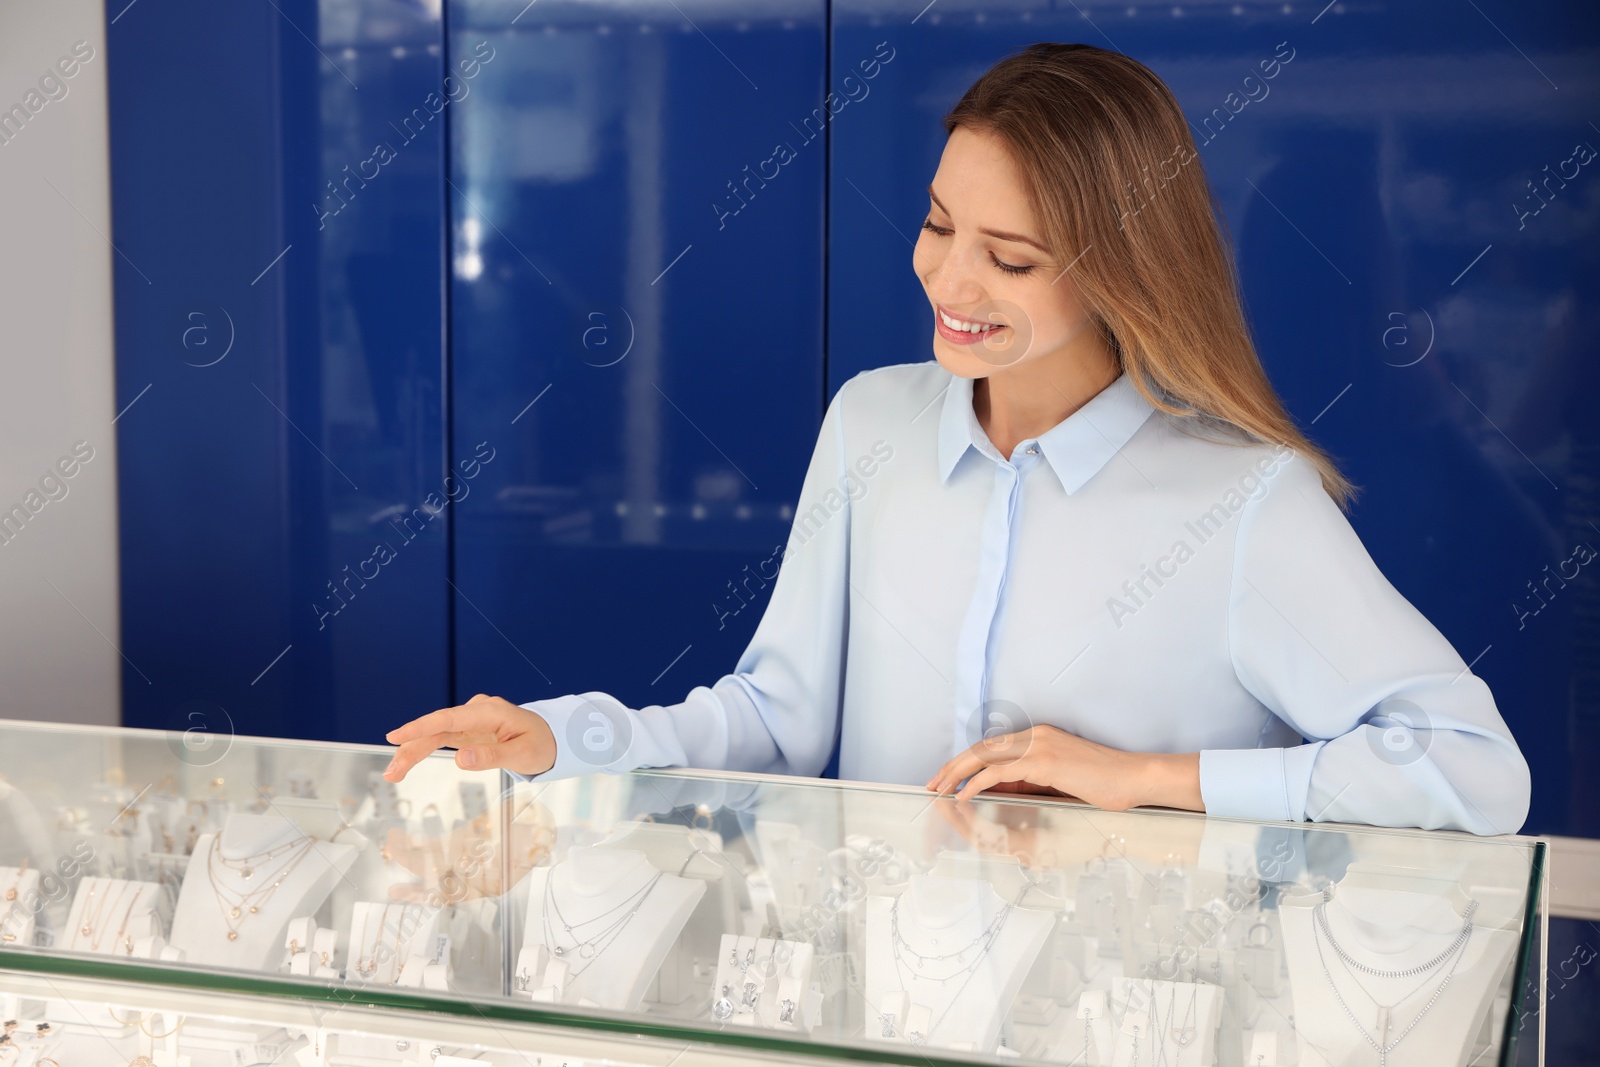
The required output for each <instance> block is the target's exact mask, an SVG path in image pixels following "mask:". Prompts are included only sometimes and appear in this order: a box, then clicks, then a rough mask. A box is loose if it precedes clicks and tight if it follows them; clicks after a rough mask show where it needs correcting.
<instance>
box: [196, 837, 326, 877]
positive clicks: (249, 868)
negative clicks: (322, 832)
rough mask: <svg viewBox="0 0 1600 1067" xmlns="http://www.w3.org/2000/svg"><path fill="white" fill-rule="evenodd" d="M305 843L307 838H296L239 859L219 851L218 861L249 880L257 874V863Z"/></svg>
mask: <svg viewBox="0 0 1600 1067" xmlns="http://www.w3.org/2000/svg"><path fill="white" fill-rule="evenodd" d="M304 843H305V838H303V837H299V838H294V839H292V840H289V841H285V842H284V843H283V844H281V845H275V846H273V847H272V848H269V849H267V850H266V851H265V852H256V853H252V854H251V855H248V856H243V857H241V858H239V859H229V858H228V857H227V856H224V855H223V854H222V853H221V851H218V853H217V862H218V863H220V864H222V866H224V867H228V868H231V869H233V870H235V871H238V872H239V877H240V878H243V879H244V880H245V881H247V882H248V881H249V880H250V879H251V878H252V877H254V876H255V873H256V872H255V869H256V865H257V864H261V863H265V862H266V861H267V860H270V859H273V858H275V857H277V856H281V855H283V854H284V853H285V852H290V851H293V850H294V849H296V848H299V847H301V845H303V844H304Z"/></svg>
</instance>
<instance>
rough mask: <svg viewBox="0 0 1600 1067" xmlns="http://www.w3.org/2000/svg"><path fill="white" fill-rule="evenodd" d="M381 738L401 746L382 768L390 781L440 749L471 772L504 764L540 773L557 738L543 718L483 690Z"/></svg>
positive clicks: (552, 761) (553, 753)
mask: <svg viewBox="0 0 1600 1067" xmlns="http://www.w3.org/2000/svg"><path fill="white" fill-rule="evenodd" d="M385 736H386V739H387V740H388V742H389V743H390V744H392V745H398V746H400V747H399V751H398V752H396V753H395V754H394V759H393V760H392V761H391V762H390V763H389V766H388V769H386V770H385V771H384V772H383V776H384V778H386V779H388V780H389V781H391V782H398V781H400V780H401V779H402V778H404V777H405V776H406V773H407V772H408V771H410V770H411V768H412V767H415V766H416V765H417V764H418V763H420V762H421V761H422V760H424V759H426V758H427V757H428V756H429V755H431V754H433V752H435V751H436V750H438V749H441V748H453V749H455V750H456V766H457V767H461V768H463V769H464V770H469V771H486V770H490V769H491V768H496V767H503V768H505V769H506V770H510V771H516V772H518V773H519V774H542V773H543V772H545V771H548V770H549V769H550V768H551V767H552V766H554V765H555V761H556V737H555V734H554V733H553V732H552V731H551V729H550V724H549V723H547V722H545V721H544V718H543V717H542V716H540V715H538V714H536V713H534V712H531V711H529V710H528V709H527V708H523V707H519V706H517V705H516V704H513V703H511V702H510V701H509V700H504V699H502V698H500V697H492V696H487V695H485V694H483V693H479V694H478V695H477V696H475V697H473V698H472V699H471V700H469V701H467V702H466V703H465V704H461V705H459V706H457V707H453V708H441V709H439V710H438V711H430V712H429V713H428V714H426V715H423V716H421V717H420V718H416V719H412V720H411V721H410V722H408V723H406V724H405V725H404V726H401V727H399V728H397V729H394V730H390V731H389V733H388V734H387V735H385Z"/></svg>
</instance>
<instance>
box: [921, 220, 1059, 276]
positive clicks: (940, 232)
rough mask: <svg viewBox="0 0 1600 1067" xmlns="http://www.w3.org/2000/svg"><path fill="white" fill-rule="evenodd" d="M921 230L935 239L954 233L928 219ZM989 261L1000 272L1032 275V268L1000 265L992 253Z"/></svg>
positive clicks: (1007, 264) (1006, 264) (924, 221)
mask: <svg viewBox="0 0 1600 1067" xmlns="http://www.w3.org/2000/svg"><path fill="white" fill-rule="evenodd" d="M922 228H923V229H924V230H927V231H928V232H929V233H931V234H933V235H934V236H936V237H949V236H950V234H951V233H953V232H954V231H953V230H950V229H948V228H946V227H944V226H935V225H934V224H933V220H932V219H931V218H930V219H924V220H923V221H922ZM989 259H990V260H991V261H993V263H994V265H995V266H997V267H999V268H1000V269H1001V270H1003V271H1005V272H1006V273H1007V274H1031V273H1033V269H1034V268H1033V267H1031V266H1027V267H1016V266H1012V265H1011V264H1010V263H1002V262H1000V260H999V258H998V257H997V256H995V254H994V253H993V252H990V253H989Z"/></svg>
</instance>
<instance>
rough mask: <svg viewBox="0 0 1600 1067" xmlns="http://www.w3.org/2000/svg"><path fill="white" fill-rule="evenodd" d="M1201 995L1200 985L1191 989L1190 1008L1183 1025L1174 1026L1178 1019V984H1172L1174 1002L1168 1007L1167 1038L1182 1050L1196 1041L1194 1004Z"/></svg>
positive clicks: (1184, 1014)
mask: <svg viewBox="0 0 1600 1067" xmlns="http://www.w3.org/2000/svg"><path fill="white" fill-rule="evenodd" d="M1199 993H1200V987H1199V986H1198V985H1191V986H1190V987H1189V1008H1188V1010H1187V1011H1185V1012H1184V1013H1183V1025H1182V1026H1175V1025H1173V1024H1174V1023H1175V1022H1176V1021H1177V1019H1178V984H1177V983H1176V982H1174V983H1173V984H1172V1002H1171V1003H1170V1004H1168V1005H1167V1036H1168V1037H1170V1038H1171V1039H1172V1040H1173V1041H1174V1042H1176V1043H1177V1046H1178V1047H1179V1048H1181V1049H1186V1048H1188V1047H1189V1043H1190V1042H1191V1041H1193V1040H1194V1034H1195V1028H1194V1004H1195V998H1196V997H1197V996H1199Z"/></svg>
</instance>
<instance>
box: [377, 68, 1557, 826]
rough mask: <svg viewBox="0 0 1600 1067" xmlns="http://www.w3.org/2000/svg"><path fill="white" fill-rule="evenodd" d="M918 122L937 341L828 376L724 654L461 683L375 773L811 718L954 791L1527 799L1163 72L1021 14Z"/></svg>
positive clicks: (1490, 702)
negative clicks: (666, 669) (748, 601)
mask: <svg viewBox="0 0 1600 1067" xmlns="http://www.w3.org/2000/svg"><path fill="white" fill-rule="evenodd" d="M944 126H945V131H946V133H947V135H948V139H947V142H946V144H945V148H944V153H943V156H942V158H941V160H940V163H939V167H938V169H937V172H936V173H935V174H934V175H933V181H932V184H931V185H930V186H929V189H928V195H929V213H928V216H927V218H926V220H925V221H924V223H923V228H922V232H921V234H920V236H919V239H918V241H917V245H916V250H915V252H914V254H913V257H912V265H913V268H914V269H915V270H916V272H917V276H918V277H919V278H920V279H921V280H922V283H923V286H924V288H925V290H926V292H927V297H928V301H929V304H930V305H931V311H932V317H933V320H934V321H933V329H934V337H933V355H934V359H933V360H932V361H926V362H919V363H900V364H896V365H892V366H886V367H880V368H877V369H875V370H870V371H865V372H863V373H861V374H858V375H856V376H855V377H854V378H852V379H851V380H850V381H848V382H846V383H845V384H844V386H843V387H842V388H841V389H840V390H839V392H838V393H837V394H836V395H835V397H834V398H833V400H832V402H831V403H830V404H829V406H828V409H827V413H826V415H825V416H824V418H823V424H822V428H821V432H820V434H819V436H818V439H817V444H816V448H815V451H814V453H813V455H812V459H811V464H810V467H809V469H808V471H807V473H806V477H805V481H804V484H803V486H802V488H801V492H800V501H799V506H798V508H797V511H796V532H795V533H792V534H791V538H790V542H789V546H788V550H787V552H786V554H785V557H784V562H783V567H782V570H781V571H780V572H779V575H778V579H777V582H776V585H775V586H774V589H773V593H772V599H771V602H770V603H769V605H768V607H767V609H766V612H765V614H764V615H763V617H762V620H761V622H760V624H759V626H758V628H757V631H756V633H755V635H754V637H753V638H752V640H751V642H750V645H749V647H748V648H747V649H746V651H745V653H744V655H743V656H742V657H741V658H740V660H739V662H738V664H737V665H736V667H735V669H734V671H733V672H732V673H730V674H727V675H725V676H723V677H722V678H721V679H719V680H718V681H717V682H716V683H715V684H714V685H712V686H710V687H706V686H696V687H695V688H694V689H693V690H692V691H691V692H690V693H689V694H688V695H687V697H686V698H685V699H684V700H683V701H681V702H679V703H676V704H671V705H653V706H650V707H644V708H638V709H634V708H628V707H625V706H623V705H622V704H621V703H620V702H619V701H617V700H616V699H615V698H614V697H611V696H610V695H608V694H606V693H603V692H598V691H595V692H587V693H580V694H570V695H567V696H562V697H556V698H550V699H544V700H535V701H531V702H529V703H527V704H524V705H521V706H518V705H516V704H512V703H510V702H509V701H506V700H503V699H501V698H499V697H493V696H488V695H484V694H479V695H478V696H476V697H474V698H473V699H472V700H470V701H468V702H467V703H466V704H464V705H461V706H459V707H453V708H445V709H442V710H439V711H434V712H432V713H430V714H427V715H423V716H422V717H421V718H418V719H416V720H414V721H412V722H409V723H407V724H406V725H404V726H401V727H400V728H399V729H397V730H394V731H393V732H391V733H390V734H389V735H388V739H389V740H390V742H392V743H394V744H397V745H398V746H399V750H398V751H397V752H396V754H395V757H394V761H393V763H392V764H391V765H390V768H389V770H388V772H387V776H388V777H389V778H390V779H391V780H399V779H400V778H402V777H404V775H405V774H406V772H407V771H408V770H409V769H410V768H411V767H412V766H414V765H415V764H416V763H417V761H418V760H420V759H422V758H424V757H425V756H427V755H428V754H430V753H432V752H433V751H435V750H436V749H439V748H442V747H454V748H455V749H457V753H456V761H457V763H458V764H460V765H461V766H463V767H468V768H485V769H486V768H496V767H503V768H507V769H509V770H511V771H513V772H516V773H517V774H519V775H523V776H536V775H537V776H549V777H557V776H564V775H569V774H574V773H580V772H585V771H592V770H596V769H607V770H625V769H631V768H635V767H647V766H653V767H664V766H692V767H709V768H727V769H736V770H750V771H769V772H777V773H788V774H800V775H815V774H818V773H819V772H821V770H822V769H823V767H824V766H825V765H826V763H827V761H828V758H829V756H830V754H831V753H832V751H833V749H834V746H835V744H836V743H837V745H838V746H839V758H840V764H839V766H840V776H841V777H844V778H855V779H868V780H874V781H885V782H900V783H908V784H925V785H926V787H927V788H929V789H931V790H935V791H939V792H950V791H957V792H958V795H959V796H962V797H969V796H971V795H972V794H974V793H975V792H978V791H980V790H983V789H991V788H992V789H1002V790H1004V789H1009V790H1026V791H1032V792H1048V793H1059V794H1064V795H1069V796H1074V797H1078V798H1081V799H1082V800H1084V801H1087V802H1089V803H1092V804H1097V805H1100V806H1102V807H1106V808H1115V809H1121V808H1127V807H1132V806H1136V805H1162V806H1168V807H1176V808H1187V809H1192V810H1204V811H1207V812H1211V813H1215V814H1221V815H1232V816H1244V817H1250V818H1257V819H1282V820H1314V819H1325V820H1337V821H1345V822H1365V823H1371V824H1378V825H1399V826H1420V827H1426V828H1433V827H1453V828H1459V829H1464V830H1469V831H1472V832H1474V833H1480V834H1492V833H1509V832H1514V831H1516V830H1517V829H1518V828H1520V826H1521V825H1522V822H1523V820H1524V819H1525V817H1526V815H1527V810H1528V803H1529V777H1528V768H1527V764H1526V762H1525V761H1524V759H1523V757H1522V755H1521V753H1520V751H1519V750H1518V748H1517V745H1516V742H1515V741H1514V740H1513V739H1512V737H1511V734H1510V732H1509V731H1508V730H1507V728H1506V725H1505V723H1504V721H1503V720H1502V719H1501V716H1500V714H1499V712H1498V710H1497V709H1496V707H1495V703H1494V699H1493V697H1492V696H1491V694H1490V692H1489V689H1488V687H1487V686H1486V685H1485V684H1484V682H1483V681H1482V680H1481V679H1480V678H1478V677H1476V676H1475V675H1473V674H1472V673H1471V671H1470V669H1469V668H1468V666H1467V664H1466V663H1464V662H1463V661H1462V659H1461V657H1460V656H1459V655H1458V654H1457V653H1456V651H1455V649H1453V648H1452V647H1451V645H1450V643H1449V642H1448V641H1447V640H1446V639H1445V638H1444V637H1443V636H1442V635H1441V634H1440V633H1439V631H1438V630H1437V629H1435V628H1434V627H1433V625H1432V624H1430V623H1429V622H1428V620H1427V619H1425V618H1424V617H1423V616H1422V615H1421V614H1420V613H1419V612H1418V611H1417V610H1416V609H1415V608H1414V607H1413V606H1412V605H1411V604H1410V603H1409V602H1408V601H1407V600H1406V599H1405V598H1404V597H1402V596H1401V595H1400V594H1399V593H1398V592H1397V591H1396V590H1395V589H1394V587H1393V586H1392V585H1390V583H1389V582H1388V581H1387V580H1386V579H1385V577H1384V576H1383V574H1382V573H1381V572H1380V571H1379V570H1378V568H1377V567H1376V566H1375V565H1374V563H1373V562H1372V559H1371V558H1370V556H1369V555H1368V554H1367V553H1366V551H1365V549H1364V548H1363V546H1362V544H1361V542H1360V540H1359V539H1358V537H1357V536H1356V534H1355V532H1354V531H1353V530H1352V528H1351V526H1350V524H1349V522H1348V521H1347V520H1346V518H1345V515H1344V512H1343V508H1344V506H1345V505H1346V503H1347V501H1348V500H1349V498H1350V496H1351V492H1352V487H1351V486H1350V484H1349V483H1348V482H1347V481H1346V480H1345V479H1344V478H1343V477H1342V476H1341V475H1340V474H1339V472H1338V470H1337V469H1336V468H1335V466H1334V464H1333V463H1332V461H1331V460H1330V459H1329V458H1328V456H1327V455H1325V454H1324V453H1323V452H1322V451H1321V450H1320V449H1318V448H1317V447H1316V446H1315V445H1314V444H1312V443H1311V442H1310V441H1308V440H1307V439H1306V438H1305V437H1304V435H1302V434H1301V433H1300V432H1299V430H1298V429H1296V427H1295V425H1294V423H1293V421H1292V420H1291V418H1290V417H1289V415H1288V414H1287V412H1286V411H1285V410H1284V408H1283V405H1282V403H1281V402H1280V401H1279V399H1278V397H1277V396H1276V394H1275V393H1274V391H1273V389H1272V386H1271V383H1270V382H1269V381H1268V379H1267V377H1266V374H1265V373H1264V371H1263V369H1262V367H1261V363H1260V361H1259V359H1258V357H1257V355H1256V353H1255V350H1254V347H1253V345H1252V342H1251V338H1250V333H1249V329H1248V327H1247V326H1246V323H1245V321H1244V316H1243V314H1242V311H1241V307H1240V302H1239V296H1238V289H1237V282H1236V279H1235V276H1234V270H1233V266H1232V261H1231V258H1230V256H1229V253H1228V250H1227V245H1226V240H1225V236H1224V232H1223V230H1222V226H1221V224H1220V222H1219V220H1218V215H1217V213H1216V211H1215V209H1214V206H1213V201H1212V196H1211V192H1210V189H1209V187H1208V185H1207V183H1206V179H1205V176H1204V173H1203V171H1202V168H1201V166H1200V163H1199V161H1198V160H1197V158H1196V156H1195V148H1194V142H1193V139H1192V137H1191V135H1190V131H1189V128H1188V125H1187V123H1186V122H1185V120H1184V117H1183V113H1182V112H1181V110H1180V109H1179V107H1178V104H1177V102H1176V100H1175V99H1174V98H1173V96H1172V94H1171V92H1170V91H1169V90H1168V89H1167V87H1166V86H1165V85H1164V84H1162V82H1161V81H1160V79H1158V78H1157V77H1156V76H1155V75H1154V74H1153V73H1151V72H1150V71H1149V70H1148V69H1146V68H1145V67H1144V66H1142V65H1140V64H1139V63H1137V62H1135V61H1134V60H1132V59H1129V58H1128V57H1126V56H1122V55H1118V54H1116V53H1113V52H1107V51H1103V50H1101V49H1097V48H1093V47H1090V46H1087V45H1067V44H1037V45H1033V46H1032V47H1030V48H1028V49H1026V50H1024V51H1022V52H1021V53H1019V54H1016V55H1013V56H1010V57H1008V58H1006V59H1004V60H1002V61H1001V62H999V63H998V64H996V65H995V66H994V67H993V68H992V69H991V70H989V71H988V72H987V73H986V74H984V76H983V77H982V78H980V79H979V80H978V82H977V83H976V84H974V85H973V86H972V88H971V89H969V90H968V91H967V93H966V94H965V95H964V96H963V97H962V99H961V100H960V102H959V103H958V104H957V105H956V107H955V108H954V109H953V110H952V111H951V112H950V114H949V115H947V116H946V118H945V121H944ZM885 444H886V445H887V446H888V447H889V448H890V449H891V450H892V460H891V461H888V462H884V463H882V464H881V465H878V466H875V468H874V474H873V476H872V477H871V478H870V479H869V480H863V479H854V480H849V481H848V483H847V482H846V481H843V480H841V474H842V473H843V472H844V471H846V470H849V469H851V468H853V467H854V466H855V464H856V463H857V461H858V460H860V459H862V458H864V457H869V456H872V455H875V454H881V453H877V452H876V449H877V448H878V447H881V446H883V445H885ZM843 484H849V485H851V486H852V487H854V486H859V487H860V488H859V492H851V493H849V494H848V496H845V495H843V494H841V492H840V490H839V489H838V488H836V486H839V485H843ZM802 526H804V528H805V531H806V533H805V535H804V536H801V535H800V534H799V533H798V531H799V530H800V528H801V527H802ZM963 782H964V783H965V784H964V785H962V783H963Z"/></svg>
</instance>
